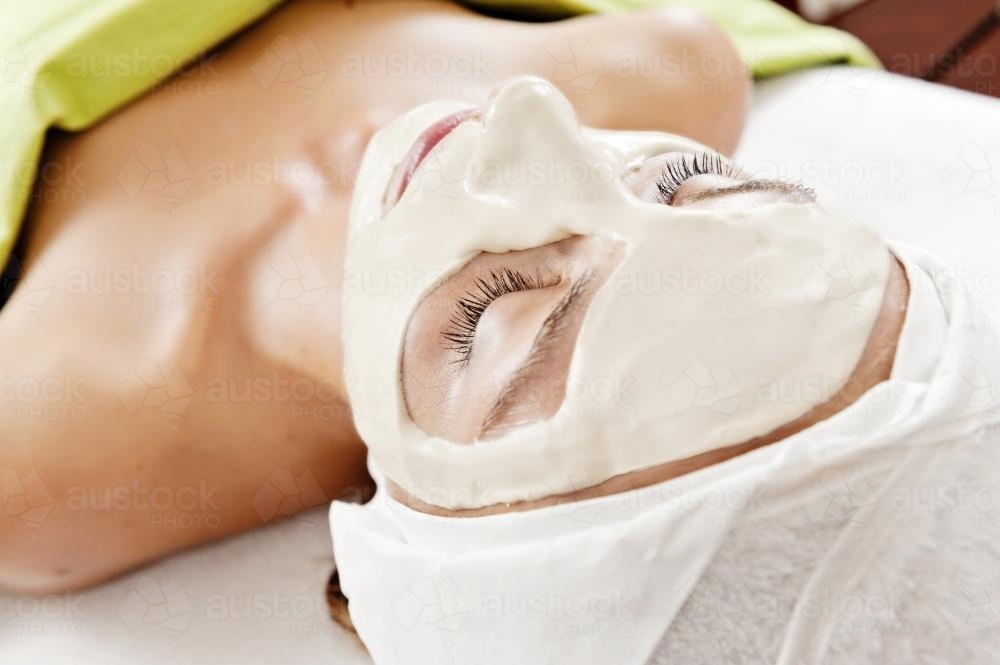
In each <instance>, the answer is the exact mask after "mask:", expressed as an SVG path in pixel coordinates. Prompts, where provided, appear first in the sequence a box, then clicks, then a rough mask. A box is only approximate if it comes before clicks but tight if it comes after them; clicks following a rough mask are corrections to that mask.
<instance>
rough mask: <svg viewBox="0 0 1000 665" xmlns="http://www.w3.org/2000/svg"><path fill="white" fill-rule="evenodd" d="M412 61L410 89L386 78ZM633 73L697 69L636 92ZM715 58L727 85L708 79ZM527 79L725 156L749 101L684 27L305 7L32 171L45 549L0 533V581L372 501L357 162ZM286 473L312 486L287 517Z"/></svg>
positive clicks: (134, 560)
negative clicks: (357, 326) (354, 222)
mask: <svg viewBox="0 0 1000 665" xmlns="http://www.w3.org/2000/svg"><path fill="white" fill-rule="evenodd" d="M554 39H555V40H556V41H553V40H554ZM561 44H569V45H572V46H573V47H574V48H578V49H583V51H585V52H586V54H587V57H589V58H592V59H593V62H594V63H596V64H595V65H593V67H596V70H594V69H593V68H592V75H591V76H590V77H589V78H584V79H580V78H578V77H563V76H561V75H557V72H556V71H555V65H553V64H552V61H551V59H548V60H547V59H546V58H545V57H540V54H546V53H549V52H551V51H556V52H558V49H559V48H561V46H560V45H561ZM288 49H291V50H292V51H293V52H294V55H293V56H288ZM400 54H403V55H405V56H407V58H408V59H404V60H403V62H404V63H406V64H405V65H404V69H403V71H402V73H400V72H399V71H398V69H395V68H394V67H393V61H391V60H388V59H387V58H388V57H389V56H393V55H400ZM624 56H627V58H628V62H632V63H635V62H678V63H694V65H693V66H690V67H688V66H683V67H680V68H679V69H678V71H677V72H675V73H676V74H677V75H669V76H665V75H660V74H661V73H662V70H661V69H660V68H658V67H652V68H650V69H648V70H641V69H640V70H638V71H639V74H638V75H637V70H636V69H635V68H634V67H632V68H622V67H621V66H620V65H621V62H622V58H623V57H624ZM477 57H478V60H476V58H477ZM581 57H582V56H581ZM296 58H298V62H299V63H300V64H299V65H298V69H295V67H293V68H292V69H291V70H286V69H284V68H283V66H282V65H281V64H280V63H282V62H289V61H294V60H295V59H296ZM709 61H710V62H712V63H716V64H718V63H723V64H724V65H725V66H722V67H713V68H711V69H710V70H707V69H706V68H702V67H699V66H698V63H700V62H709ZM276 62H277V63H279V64H278V65H277V69H275V66H276V65H275V63H276ZM440 62H445V63H448V66H447V67H445V69H444V73H443V74H442V72H441V70H440V68H439V67H438V64H439V63H440ZM431 65H434V66H431ZM81 66H82V67H84V69H86V68H87V67H91V66H92V65H91V64H89V63H88V62H86V61H84V62H83V63H81ZM547 68H548V69H547ZM324 71H325V72H327V73H326V75H325V77H322V73H323V72H324ZM588 71H591V70H588ZM706 71H709V73H706ZM526 72H527V73H537V74H543V75H547V76H550V77H552V78H553V79H554V80H556V85H557V86H559V87H560V89H561V90H562V92H563V94H565V95H566V96H567V98H568V99H569V100H570V101H571V102H572V103H573V104H574V105H575V106H576V107H577V109H578V111H579V114H580V119H581V121H582V122H583V123H584V124H586V125H589V126H595V127H604V128H608V129H623V130H624V129H648V130H659V131H665V132H672V133H676V134H681V135H684V136H688V137H691V138H692V139H694V140H697V141H699V142H701V143H703V144H705V145H707V146H711V147H713V148H715V149H718V150H720V151H722V152H728V151H730V150H731V149H732V148H733V146H735V144H736V141H737V140H738V137H739V132H740V128H741V125H742V122H743V114H744V110H745V108H746V102H747V89H748V85H749V79H748V77H747V74H746V72H745V70H744V69H743V68H742V66H741V65H740V64H739V60H738V59H737V57H736V54H735V52H734V51H733V49H732V46H731V45H730V44H729V42H728V41H727V40H726V39H725V37H724V36H723V35H722V34H721V32H720V31H719V30H718V29H717V28H716V27H715V26H714V25H713V24H712V23H710V22H709V21H707V20H706V19H704V18H701V17H699V16H697V15H695V14H692V13H690V12H685V11H659V10H652V11H647V12H641V13H634V14H623V15H616V16H588V17H581V18H577V19H572V20H570V21H567V22H565V23H560V24H558V27H557V29H554V28H553V26H551V25H542V24H518V23H509V22H505V21H500V20H495V19H490V18H485V17H482V16H479V15H476V14H473V13H471V12H469V11H466V10H463V9H461V8H459V7H456V6H454V5H451V4H448V3H443V2H442V3H437V2H427V3H390V2H363V3H352V4H350V5H340V4H329V3H309V2H300V3H295V4H292V5H289V6H288V7H286V8H284V9H282V10H281V11H279V12H277V13H275V14H274V15H273V16H272V17H270V18H269V19H268V20H267V21H265V22H263V23H261V24H260V25H258V26H256V27H255V28H253V29H252V30H250V31H249V32H247V33H246V34H244V35H242V36H241V37H240V38H239V39H238V40H236V41H234V42H233V43H232V44H230V45H228V46H227V47H226V48H225V49H223V51H222V52H221V53H220V55H219V56H218V57H217V58H215V59H208V61H207V63H205V64H203V65H202V66H196V67H195V68H194V69H193V70H192V72H191V75H192V77H193V78H192V79H188V80H191V81H193V82H196V83H197V82H199V79H198V77H202V76H203V77H206V78H207V79H208V80H207V83H212V84H214V85H207V84H206V85H195V86H185V85H183V83H184V82H185V78H184V77H181V78H178V79H176V80H175V82H176V83H177V84H176V85H172V84H167V85H165V86H163V87H162V88H161V89H160V90H158V91H156V92H154V93H153V94H150V95H149V96H147V97H145V98H143V99H141V100H139V101H137V102H136V103H134V104H132V105H131V106H129V107H127V108H125V109H123V110H122V111H121V112H119V113H117V114H116V115H114V116H113V117H111V118H108V119H107V120H106V121H104V122H103V123H101V124H100V125H98V126H96V127H94V128H92V129H90V130H89V131H87V132H85V133H82V134H79V135H72V136H69V135H60V136H54V137H52V140H51V141H50V142H49V146H48V152H47V155H46V161H45V165H44V166H52V165H60V166H64V167H65V170H64V171H60V172H59V173H65V174H66V175H64V176H60V177H49V178H47V177H45V174H46V173H49V172H52V171H51V169H50V170H48V171H47V170H46V168H42V169H41V171H40V173H41V175H42V177H41V181H40V184H39V186H38V189H37V190H36V192H35V195H34V197H33V206H32V209H31V211H30V215H29V217H28V220H27V225H26V228H27V229H28V230H27V232H26V233H25V234H23V235H22V237H21V239H20V247H19V249H18V250H17V251H16V252H15V259H14V260H12V262H11V263H10V266H9V268H8V271H7V273H6V274H7V275H8V276H9V277H11V278H16V279H17V281H18V287H17V289H16V290H14V291H13V292H12V293H10V294H9V295H10V299H9V302H8V303H7V304H6V306H5V307H4V309H3V310H2V313H0V340H2V344H0V348H2V349H4V351H3V352H2V353H3V357H2V358H0V366H2V367H3V372H4V379H5V385H4V400H3V402H2V407H0V409H2V411H0V413H2V414H3V418H4V422H5V423H6V434H7V436H6V443H5V446H4V453H3V455H4V457H3V465H4V468H5V469H9V470H11V473H12V474H15V476H13V477H15V478H25V477H28V476H30V475H32V474H31V472H34V474H33V476H32V477H33V478H35V480H36V481H37V482H36V484H35V487H37V486H38V484H39V483H40V484H41V486H42V487H43V488H44V491H45V492H47V494H48V496H49V498H50V499H51V501H44V502H42V503H44V504H45V505H48V504H49V503H51V504H52V508H51V510H50V512H48V513H46V514H45V515H44V517H43V519H42V520H41V521H42V522H43V523H42V525H41V526H40V527H39V528H38V529H37V531H35V530H32V529H29V528H27V527H26V526H25V524H24V523H23V522H22V520H19V519H13V518H12V519H7V520H4V521H3V522H2V523H0V528H2V529H3V534H2V539H3V541H4V542H5V543H6V544H8V546H6V547H4V548H3V554H2V555H0V583H2V584H3V585H4V586H8V587H12V588H15V589H20V590H27V591H44V590H54V589H62V588H67V587H79V586H84V585H88V584H92V583H95V582H98V581H100V580H103V579H106V578H108V577H109V576H113V575H115V574H117V573H119V572H121V571H123V570H125V569H127V568H129V567H132V566H135V565H137V564H139V563H141V562H144V561H147V560H149V559H151V558H154V557H157V556H160V555H162V554H164V553H167V552H170V551H173V550H176V549H178V548H182V547H186V546H189V545H192V544H195V543H199V542H203V541H205V540H206V539H210V538H216V537H220V536H223V535H226V534H229V533H233V532H236V531H239V530H242V529H246V528H249V527H252V526H254V525H258V524H260V523H261V522H262V521H267V520H269V519H270V518H271V517H273V516H274V515H275V514H278V513H287V512H291V511H294V510H295V507H296V505H298V506H301V505H302V502H303V501H304V502H305V503H306V504H307V505H313V504H316V503H319V502H322V501H324V500H328V499H331V498H336V497H340V496H343V495H344V494H345V493H346V494H353V495H358V494H364V493H365V492H366V491H367V490H366V489H365V488H366V487H367V476H366V473H365V469H364V464H363V460H364V457H365V449H364V446H363V445H362V442H361V440H360V438H359V436H358V434H357V432H356V431H355V429H354V425H353V421H352V418H351V416H350V412H349V408H348V406H349V405H348V404H347V398H346V393H347V389H348V387H347V386H346V385H345V383H344V380H343V378H342V376H343V373H342V365H343V352H342V348H341V306H340V302H341V301H340V293H341V291H342V290H343V289H344V288H345V285H344V280H345V274H344V273H343V260H344V243H345V234H346V225H347V215H348V201H349V199H350V195H351V191H352V188H353V185H354V177H355V172H356V166H357V164H359V162H360V159H361V155H362V153H363V152H364V151H365V148H366V145H367V143H368V141H369V139H370V137H371V135H372V134H373V132H375V131H376V130H378V129H379V128H381V127H383V126H384V125H386V124H387V123H388V122H389V121H391V120H392V119H394V118H396V117H397V116H399V115H400V114H401V113H403V112H405V111H407V110H409V109H412V108H414V107H416V106H418V105H420V104H422V103H424V102H428V101H432V100H437V99H441V98H448V99H455V100H457V101H460V102H465V103H467V104H469V105H474V106H480V105H483V104H484V103H485V102H486V99H487V97H488V94H489V92H490V90H492V89H493V88H494V87H495V86H496V85H497V84H498V83H500V82H501V81H504V80H506V79H508V78H509V77H511V76H514V75H517V74H522V73H526ZM644 72H649V73H648V74H646V73H644ZM307 76H311V77H312V78H311V79H308V78H305V77H307ZM318 77H321V78H318ZM303 79H305V80H306V84H303V83H301V81H302V80H303ZM318 80H321V83H317V81H318ZM297 81H298V82H300V87H301V89H300V88H299V87H296V86H295V83H296V82H297ZM202 82H204V81H202ZM303 90H304V91H305V92H303ZM348 277H349V276H348ZM362 288H363V287H362ZM40 295H42V296H43V297H42V298H41V299H39V296H40ZM283 478H294V479H299V480H302V479H307V480H308V479H310V478H311V479H314V482H313V481H311V480H308V482H307V480H302V483H301V484H300V485H299V487H300V488H301V487H302V486H307V487H308V488H309V491H308V492H306V495H307V498H305V499H301V500H299V503H297V504H296V502H295V501H294V500H293V501H291V502H290V505H277V504H276V503H275V502H276V501H277V499H275V497H274V493H275V490H274V486H275V482H277V483H278V485H281V479H283ZM262 488H263V489H262ZM269 488H270V489H269ZM269 492H270V494H269ZM11 493H14V492H11ZM286 493H287V492H286ZM291 493H292V494H297V493H298V492H295V491H294V488H293V491H292V492H291ZM106 495H111V496H113V497H114V498H115V500H114V501H113V502H111V503H107V502H105V501H103V497H104V496H106ZM95 497H96V498H95ZM154 498H156V499H157V500H156V501H152V499H154ZM279 498H280V493H279ZM192 506H196V507H197V509H192ZM32 507H34V504H32ZM12 510H13V509H12ZM192 515H196V516H198V518H199V519H195V520H192V519H191V518H192Z"/></svg>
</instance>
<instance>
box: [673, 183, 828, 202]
mask: <svg viewBox="0 0 1000 665" xmlns="http://www.w3.org/2000/svg"><path fill="white" fill-rule="evenodd" d="M749 192H765V193H768V194H778V195H780V196H782V197H784V198H785V200H787V201H790V202H791V203H809V202H811V201H815V200H816V191H815V190H814V189H812V188H811V187H806V186H805V185H802V184H799V183H796V182H788V181H787V180H776V179H774V178H753V179H750V180H744V181H743V182H741V183H738V184H735V185H728V186H725V187H713V188H711V189H705V190H702V191H700V192H698V193H696V194H692V195H691V196H690V197H685V198H684V199H683V202H684V204H688V203H696V202H698V201H704V200H705V199H711V198H714V197H716V196H726V195H729V194H745V193H749Z"/></svg>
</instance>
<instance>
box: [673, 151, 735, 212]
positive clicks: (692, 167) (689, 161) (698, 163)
mask: <svg viewBox="0 0 1000 665" xmlns="http://www.w3.org/2000/svg"><path fill="white" fill-rule="evenodd" d="M737 172H738V169H737V168H736V167H735V166H734V165H733V164H732V163H731V162H729V161H727V160H725V159H723V158H722V155H720V154H719V153H717V152H699V153H697V154H693V155H690V154H688V155H683V156H681V157H679V158H678V159H675V160H672V161H670V162H669V163H667V164H666V166H664V167H663V171H662V172H661V173H660V179H659V180H657V181H656V190H657V192H659V195H660V203H664V204H666V205H671V204H672V203H673V201H674V197H675V196H677V190H679V189H680V188H681V185H683V184H684V183H685V182H686V181H687V180H688V179H690V178H693V177H695V176H698V175H705V174H709V173H711V174H714V175H720V176H731V175H733V174H735V173H737Z"/></svg>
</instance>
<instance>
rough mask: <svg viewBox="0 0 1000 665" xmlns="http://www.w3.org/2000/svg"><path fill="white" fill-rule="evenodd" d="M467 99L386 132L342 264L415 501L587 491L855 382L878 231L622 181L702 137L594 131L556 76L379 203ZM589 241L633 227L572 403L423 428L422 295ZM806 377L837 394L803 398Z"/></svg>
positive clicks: (877, 288)
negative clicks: (409, 374)
mask: <svg viewBox="0 0 1000 665" xmlns="http://www.w3.org/2000/svg"><path fill="white" fill-rule="evenodd" d="M460 108H462V107H461V106H457V105H454V104H432V105H429V106H425V107H421V108H419V109H417V110H415V111H413V112H411V113H410V114H408V115H406V116H404V117H403V118H401V119H399V120H398V121H396V122H395V123H393V124H392V125H390V126H389V127H387V128H386V129H385V130H383V131H382V132H380V133H379V134H378V135H377V136H376V137H375V138H374V139H373V141H372V144H371V146H370V147H369V149H368V152H367V154H366V156H365V160H364V163H363V165H362V169H361V172H360V175H359V180H358V185H357V189H356V192H355V199H354V201H353V204H352V209H351V219H350V231H349V233H350V235H349V243H348V254H347V268H346V269H347V275H348V279H354V280H357V283H359V284H361V285H362V288H357V289H347V290H345V292H346V294H347V295H346V296H345V326H344V330H345V332H344V346H345V365H346V375H347V381H348V385H349V389H350V396H351V404H352V409H353V415H354V419H355V423H356V425H357V428H358V431H359V433H360V434H361V436H362V438H363V439H364V441H365V442H366V443H367V445H368V446H369V449H370V451H371V454H372V456H373V458H374V460H375V461H376V463H377V465H378V467H379V468H380V469H381V471H382V472H383V473H384V474H385V476H386V477H388V478H389V479H391V480H393V481H394V482H396V483H397V484H398V485H400V486H401V487H402V488H403V489H404V490H406V491H407V492H409V493H410V494H411V495H413V496H415V497H417V498H419V499H422V500H424V501H427V502H429V503H432V504H435V505H438V506H443V507H446V508H476V507H481V506H486V505H490V504H496V503H502V502H516V501H524V500H531V499H537V498H540V497H544V496H549V495H553V494H560V493H565V492H569V491H573V490H576V489H580V488H582V487H586V486H591V485H595V484H597V483H600V482H602V481H604V480H607V479H609V478H611V477H613V476H617V475H620V474H624V473H627V472H630V471H634V470H637V469H642V468H646V467H650V466H654V465H657V464H662V463H665V462H670V461H673V460H679V459H683V458H687V457H691V456H693V455H697V454H699V453H703V452H706V451H709V450H712V449H716V448H720V447H724V446H727V445H731V444H735V443H739V442H743V441H746V440H748V439H751V438H753V437H755V436H759V435H763V434H766V433H768V432H769V431H771V430H773V429H774V428H776V427H777V426H779V425H782V424H784V423H787V422H789V421H791V420H794V419H795V418H797V417H799V416H801V415H803V414H805V413H806V412H808V411H809V410H811V409H812V408H813V407H814V406H816V405H817V404H820V403H822V402H824V401H826V400H827V399H828V398H829V397H831V396H832V394H834V393H835V392H836V391H837V390H838V389H839V388H840V387H841V386H842V385H843V384H844V382H845V381H846V380H847V378H848V377H849V376H850V374H851V372H852V371H853V370H854V368H855V366H856V364H857V362H858V360H859V358H860V357H861V353H862V350H863V349H864V346H865V344H866V342H867V339H868V336H869V333H870V332H871V329H872V327H873V325H874V322H875V319H876V317H877V315H878V311H879V307H880V303H881V301H882V296H883V292H884V290H885V288H886V284H887V281H888V275H889V261H890V258H889V254H888V251H887V249H886V247H885V246H884V245H883V243H882V242H881V240H880V239H879V238H878V237H877V236H876V235H875V234H874V233H873V232H871V231H870V230H868V229H866V228H864V227H862V226H859V225H857V224H855V223H854V222H851V221H849V220H845V219H842V218H840V217H838V216H837V215H835V214H833V213H831V212H830V211H827V210H825V209H823V208H821V207H820V206H818V205H816V204H792V203H781V204H770V205H766V206H761V207H757V208H752V209H746V210H739V211H729V212H725V213H717V212H708V211H704V210H693V209H685V208H683V207H678V208H674V207H670V206H667V205H662V204H657V203H651V202H646V201H640V200H638V199H636V198H635V197H634V196H633V195H632V194H630V193H629V191H628V189H627V188H626V186H625V185H624V183H623V182H622V177H623V176H624V175H626V174H627V173H628V172H629V171H630V170H631V169H635V168H636V167H637V165H638V164H639V163H641V161H642V160H643V159H645V158H648V157H652V156H656V155H660V154H663V153H665V152H669V151H683V152H700V151H701V150H703V149H704V148H702V147H701V146H698V145H696V144H694V143H692V142H690V141H687V140H685V139H681V138H679V137H674V136H670V135H664V134H654V133H624V132H599V131H590V130H581V128H580V127H579V125H578V124H577V120H576V118H575V115H574V113H573V110H572V108H571V107H570V105H569V103H568V102H567V100H566V99H565V98H564V97H563V96H562V95H561V94H560V93H559V92H558V91H557V90H556V89H555V88H554V87H553V86H552V85H550V84H549V83H547V82H544V81H541V80H538V79H531V78H525V79H517V80H515V81H513V82H511V83H509V84H507V85H506V86H504V87H502V88H501V89H499V90H498V91H497V92H496V94H495V95H494V96H493V98H492V100H491V102H490V104H489V106H488V107H487V109H486V110H485V112H484V114H483V117H482V119H481V120H476V121H470V122H466V123H464V124H462V125H460V126H459V127H457V128H456V129H455V130H454V131H452V132H451V133H450V134H449V135H448V136H447V137H446V138H445V139H444V140H443V141H442V142H441V143H440V144H439V145H437V146H436V147H435V148H434V150H433V152H432V154H431V155H430V156H429V157H428V158H427V159H426V160H425V161H424V163H423V164H422V166H421V167H420V169H419V170H418V171H417V173H416V175H415V177H414V179H413V181H412V182H411V183H410V185H409V187H408V188H407V190H406V192H405V194H404V195H403V197H402V198H401V199H400V201H399V202H398V203H397V204H396V205H395V207H394V208H392V209H391V210H390V211H389V212H388V213H386V214H384V216H383V211H382V202H383V198H384V196H385V191H386V188H387V185H388V182H389V179H390V177H391V174H392V172H393V169H394V167H395V166H396V164H397V163H398V162H399V160H400V159H401V157H402V155H403V154H405V152H406V151H407V150H408V148H409V147H410V146H411V145H412V143H413V141H414V140H415V139H416V138H417V136H418V135H419V134H420V133H421V132H422V131H423V130H424V129H425V128H427V127H428V126H429V125H430V124H431V123H433V122H435V121H437V120H439V119H441V118H442V117H444V116H445V115H447V114H448V113H451V112H454V111H456V110H458V109H460ZM572 235H597V236H603V237H607V238H611V239H614V240H617V241H619V242H620V243H622V245H623V248H624V258H623V259H622V261H621V263H620V264H619V266H618V268H617V269H616V270H615V271H614V273H613V274H612V275H611V276H610V277H609V278H608V280H607V282H606V283H605V284H604V285H603V286H602V287H601V289H600V290H599V291H598V292H597V294H596V295H595V297H594V299H593V301H592V302H591V304H590V307H589V309H588V311H587V313H586V315H585V318H584V321H583V325H582V328H581V330H580V333H579V337H578V339H577V343H576V347H575V350H574V353H573V358H572V362H571V365H570V369H569V375H568V379H567V386H568V389H567V396H566V398H565V401H564V402H563V404H562V406H561V407H560V409H559V411H558V412H557V413H556V414H555V415H554V416H553V417H552V418H550V419H547V420H544V421H541V422H537V423H534V424H531V425H527V426H524V427H522V428H520V429H517V430H514V431H512V432H510V433H507V434H505V435H504V436H502V437H500V438H496V439H491V440H487V441H479V442H476V443H473V444H459V443H454V442H450V441H447V440H443V439H441V438H436V437H433V436H429V435H427V434H426V433H424V432H423V431H422V430H421V429H420V428H419V427H418V426H417V425H416V424H415V423H414V422H413V421H412V420H411V418H410V416H409V415H408V412H407V408H406V405H405V402H404V396H403V393H402V388H401V381H400V359H401V352H402V348H403V341H404V336H405V333H406V330H407V324H408V322H409V320H410V316H411V315H412V313H413V312H414V309H415V308H416V307H417V305H418V304H419V302H420V300H421V299H422V298H423V296H424V295H426V294H427V293H428V292H429V290H431V289H432V288H433V287H434V286H435V285H436V284H438V283H440V280H441V279H443V278H444V277H446V276H448V275H449V274H451V273H453V272H455V271H456V270H458V269H459V268H461V267H462V266H463V265H464V264H465V263H466V262H468V261H469V260H470V259H471V258H472V257H474V256H475V255H476V254H477V253H479V252H482V251H489V252H506V251H511V250H520V249H528V248H533V247H538V246H541V245H544V244H546V243H550V242H554V241H557V240H560V239H563V238H566V237H568V236H572ZM671 271H673V272H671ZM392 275H404V276H406V281H407V282H408V284H407V288H405V289H390V288H383V289H376V288H364V284H366V283H371V278H373V277H377V278H379V279H382V280H384V279H385V278H386V276H392ZM670 275H674V276H676V275H681V276H683V275H687V276H688V278H689V279H688V280H687V281H686V282H685V281H683V280H682V281H681V283H680V284H674V283H673V282H672V281H670V278H669V276H670ZM366 280H367V281H366ZM689 284H694V286H693V287H691V286H687V285H689ZM762 385H765V386H771V387H772V388H776V389H777V390H779V391H784V392H782V393H781V394H784V395H787V394H788V391H789V390H796V393H795V399H787V398H782V397H781V396H780V395H779V396H778V397H775V398H773V399H760V398H759V396H758V395H756V394H755V392H756V391H758V390H759V389H760V388H761V386H762ZM810 385H811V386H821V388H820V389H818V390H816V389H814V390H804V389H802V387H803V386H810Z"/></svg>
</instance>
